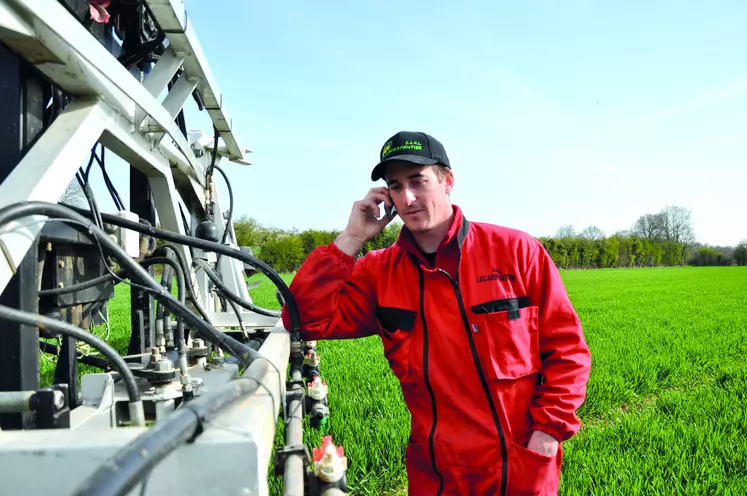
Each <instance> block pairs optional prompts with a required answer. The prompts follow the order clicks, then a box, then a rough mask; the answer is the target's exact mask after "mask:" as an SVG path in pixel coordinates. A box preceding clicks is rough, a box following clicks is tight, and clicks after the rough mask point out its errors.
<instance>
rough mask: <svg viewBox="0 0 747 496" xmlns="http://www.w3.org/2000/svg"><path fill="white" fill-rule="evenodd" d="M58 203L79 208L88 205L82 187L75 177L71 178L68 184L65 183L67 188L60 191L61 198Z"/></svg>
mask: <svg viewBox="0 0 747 496" xmlns="http://www.w3.org/2000/svg"><path fill="white" fill-rule="evenodd" d="M60 203H64V204H66V205H70V206H72V207H79V208H85V207H86V206H88V200H86V195H85V193H84V192H83V188H81V187H80V184H79V183H78V180H77V179H75V178H73V180H72V181H70V184H68V185H67V189H65V192H64V193H62V198H60Z"/></svg>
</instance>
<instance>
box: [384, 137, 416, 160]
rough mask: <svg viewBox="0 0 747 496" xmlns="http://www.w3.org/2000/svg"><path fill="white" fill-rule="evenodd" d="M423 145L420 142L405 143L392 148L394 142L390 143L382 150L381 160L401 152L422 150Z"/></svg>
mask: <svg viewBox="0 0 747 496" xmlns="http://www.w3.org/2000/svg"><path fill="white" fill-rule="evenodd" d="M422 149H423V144H422V143H421V142H420V141H405V143H404V144H403V145H400V146H395V147H394V148H392V142H391V141H389V142H388V143H387V144H386V145H384V148H383V149H382V150H381V158H382V159H385V158H386V157H387V156H388V155H391V154H392V153H394V152H399V151H403V150H422Z"/></svg>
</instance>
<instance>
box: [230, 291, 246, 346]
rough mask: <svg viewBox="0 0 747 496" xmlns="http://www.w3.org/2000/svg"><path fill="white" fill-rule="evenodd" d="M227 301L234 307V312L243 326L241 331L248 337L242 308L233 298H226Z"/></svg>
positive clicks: (240, 325)
mask: <svg viewBox="0 0 747 496" xmlns="http://www.w3.org/2000/svg"><path fill="white" fill-rule="evenodd" d="M226 301H228V304H229V305H231V308H232V309H233V313H235V314H236V320H238V322H239V327H241V332H242V333H244V337H246V329H245V328H244V319H242V318H241V309H240V308H239V306H238V305H237V304H236V303H234V302H233V301H232V300H229V299H226Z"/></svg>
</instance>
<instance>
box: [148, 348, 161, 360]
mask: <svg viewBox="0 0 747 496" xmlns="http://www.w3.org/2000/svg"><path fill="white" fill-rule="evenodd" d="M150 350H151V355H150V363H151V364H153V365H155V364H156V363H158V361H159V360H161V352H160V351H161V350H159V349H158V347H156V346H154V347H153V348H151V349H150Z"/></svg>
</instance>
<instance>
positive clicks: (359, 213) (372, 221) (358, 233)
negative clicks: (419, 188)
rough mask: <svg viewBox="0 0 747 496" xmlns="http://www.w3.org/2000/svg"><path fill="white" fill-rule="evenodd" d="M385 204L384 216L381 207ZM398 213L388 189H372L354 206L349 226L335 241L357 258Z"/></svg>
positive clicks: (341, 248) (339, 246)
mask: <svg viewBox="0 0 747 496" xmlns="http://www.w3.org/2000/svg"><path fill="white" fill-rule="evenodd" d="M381 203H383V204H384V209H385V211H386V213H385V214H384V215H382V212H381V208H379V205H380V204H381ZM395 215H396V211H395V210H394V204H393V203H392V199H391V197H390V196H389V190H388V189H387V188H383V187H381V188H372V189H371V190H370V191H369V192H368V194H367V195H366V197H365V198H363V199H362V200H360V201H357V202H355V203H354V204H353V209H352V211H351V212H350V218H349V219H348V225H347V227H346V228H345V231H343V232H342V233H341V234H340V235H339V236H338V237H337V239H336V240H335V244H336V245H337V247H338V248H340V250H342V251H343V252H344V253H346V254H348V255H350V256H351V257H353V256H355V255H356V254H357V253H358V252H360V250H361V248H363V245H364V244H365V243H366V241H368V240H370V239H373V238H375V237H376V235H377V234H379V233H380V232H381V231H383V230H384V228H385V227H386V226H387V224H389V223H390V222H391V221H392V219H393V218H394V216H395Z"/></svg>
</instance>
